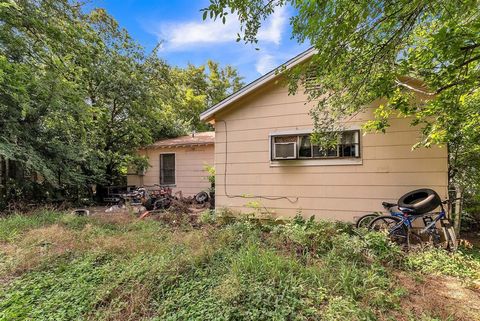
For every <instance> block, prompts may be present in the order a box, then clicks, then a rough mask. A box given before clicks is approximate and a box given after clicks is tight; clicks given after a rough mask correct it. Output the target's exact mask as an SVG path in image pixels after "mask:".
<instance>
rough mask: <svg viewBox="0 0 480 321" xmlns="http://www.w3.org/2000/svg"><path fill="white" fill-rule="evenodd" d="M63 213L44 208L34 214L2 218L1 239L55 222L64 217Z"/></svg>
mask: <svg viewBox="0 0 480 321" xmlns="http://www.w3.org/2000/svg"><path fill="white" fill-rule="evenodd" d="M63 215H64V214H63V213H60V212H56V211H51V210H43V211H41V212H36V213H35V214H32V215H20V214H14V215H11V216H8V218H0V241H9V240H12V239H14V238H15V237H16V236H17V235H19V234H21V233H22V232H24V231H25V230H27V229H32V228H36V227H40V226H45V225H49V224H53V223H55V222H56V221H58V220H59V219H60V218H61V217H63Z"/></svg>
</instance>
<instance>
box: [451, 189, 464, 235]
mask: <svg viewBox="0 0 480 321" xmlns="http://www.w3.org/2000/svg"><path fill="white" fill-rule="evenodd" d="M462 196H463V191H462V189H461V188H460V187H459V186H458V185H455V198H456V200H455V206H454V211H455V221H454V223H453V228H454V229H455V234H456V235H457V237H459V236H460V227H461V220H462Z"/></svg>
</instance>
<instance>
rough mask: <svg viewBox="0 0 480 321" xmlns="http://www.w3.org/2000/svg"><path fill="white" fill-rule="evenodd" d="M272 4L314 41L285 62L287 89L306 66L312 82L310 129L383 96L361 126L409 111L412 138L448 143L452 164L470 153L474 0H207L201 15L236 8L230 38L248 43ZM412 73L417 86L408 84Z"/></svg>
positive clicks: (475, 121)
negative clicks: (416, 132)
mask: <svg viewBox="0 0 480 321" xmlns="http://www.w3.org/2000/svg"><path fill="white" fill-rule="evenodd" d="M278 6H291V7H292V8H293V10H292V11H293V16H292V18H291V20H290V23H291V26H292V34H293V37H294V38H296V39H297V40H298V41H299V42H307V43H310V44H311V45H312V46H313V47H315V49H316V51H317V53H316V54H315V56H314V57H313V58H312V59H311V60H310V62H309V63H307V64H304V65H302V66H298V67H297V68H294V69H293V70H292V71H290V72H289V76H290V80H291V81H290V89H291V91H292V92H294V91H295V90H297V89H298V84H299V81H300V83H301V81H302V80H304V79H306V78H307V77H306V75H308V76H309V77H308V78H312V77H313V78H314V79H315V81H316V82H317V83H318V84H320V86H313V87H314V88H312V87H310V88H309V89H307V92H308V94H309V97H310V98H311V99H312V100H313V99H315V100H318V105H317V106H316V107H315V108H314V109H313V110H312V112H311V113H312V116H313V120H314V123H315V128H316V135H314V138H315V137H316V138H317V139H320V138H321V137H320V136H321V135H319V134H320V133H321V132H326V131H328V130H332V129H335V127H336V126H339V122H338V120H340V119H342V118H344V117H348V116H350V115H355V114H357V113H359V112H361V111H363V110H364V109H365V108H366V106H367V105H368V104H369V103H370V102H372V101H374V100H375V99H377V98H379V97H384V98H385V99H386V100H385V102H384V103H382V104H381V105H380V106H379V107H378V108H377V109H376V112H375V115H376V118H375V120H372V121H369V122H367V123H366V124H365V125H364V126H365V128H366V129H368V130H374V131H385V130H386V129H387V128H388V126H389V122H388V118H389V116H390V115H392V114H395V115H397V114H398V115H400V116H409V117H411V119H412V125H420V126H421V128H422V129H423V138H422V139H421V140H420V141H419V142H418V145H422V146H431V145H432V144H442V145H444V144H448V145H449V147H450V148H451V151H455V152H456V155H457V156H458V157H460V158H459V162H458V163H459V164H462V163H463V164H465V162H467V163H472V161H473V160H472V158H475V159H477V161H476V162H477V163H478V154H479V153H478V152H479V151H480V147H479V146H480V145H479V143H478V142H479V141H480V92H479V85H480V1H478V0H457V1H451V0H356V1H352V0H317V1H309V0H270V1H264V0H210V5H209V6H208V7H207V8H205V9H203V10H204V18H207V17H210V18H212V19H223V20H224V19H228V17H229V16H228V15H229V14H235V15H237V16H238V18H239V20H240V22H241V31H240V32H241V33H240V34H239V39H238V40H243V41H245V42H247V43H257V42H258V39H257V34H258V31H259V28H260V27H261V25H262V22H263V21H264V20H265V19H266V18H267V17H268V16H269V15H271V14H272V13H273V12H274V10H275V8H276V7H278ZM412 79H417V80H420V81H421V82H423V83H422V86H418V85H417V86H411V80H412ZM414 94H416V95H417V96H418V95H420V96H423V98H425V99H422V100H421V101H419V100H418V99H414ZM457 169H458V168H457ZM477 172H478V171H477ZM477 176H478V175H477Z"/></svg>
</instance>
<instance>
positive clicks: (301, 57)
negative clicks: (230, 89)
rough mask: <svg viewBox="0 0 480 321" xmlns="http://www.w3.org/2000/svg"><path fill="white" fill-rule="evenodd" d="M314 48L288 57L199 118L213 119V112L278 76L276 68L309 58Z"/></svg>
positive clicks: (207, 120)
mask: <svg viewBox="0 0 480 321" xmlns="http://www.w3.org/2000/svg"><path fill="white" fill-rule="evenodd" d="M315 52H316V50H315V48H313V47H312V48H310V49H308V50H306V51H304V52H302V53H301V54H299V55H297V56H296V57H294V58H292V59H290V60H289V61H287V62H285V63H284V64H282V65H280V66H278V67H277V68H275V69H273V70H272V71H270V72H268V73H266V74H265V75H263V76H261V77H260V78H258V79H256V80H254V81H253V82H251V83H249V84H248V85H246V86H245V87H243V88H242V89H240V90H239V91H237V92H235V93H233V94H232V95H230V96H228V97H227V98H225V99H224V100H222V101H221V102H219V103H218V104H216V105H214V106H212V107H210V108H209V109H207V110H206V111H204V112H203V113H201V114H200V120H202V121H204V122H209V121H211V120H212V119H214V116H215V113H217V112H219V111H220V110H222V109H224V108H225V107H227V106H229V105H230V104H232V103H234V102H236V101H238V100H239V99H240V98H242V97H244V96H245V95H247V94H249V93H251V92H252V91H254V90H256V89H257V88H259V87H261V86H263V85H264V84H265V83H267V82H269V81H271V80H273V79H274V78H276V77H278V76H279V74H278V73H277V70H279V69H281V68H286V69H290V68H292V67H294V66H296V65H298V64H299V63H302V62H304V61H305V60H307V59H309V58H310V57H312V56H313V55H314V54H315Z"/></svg>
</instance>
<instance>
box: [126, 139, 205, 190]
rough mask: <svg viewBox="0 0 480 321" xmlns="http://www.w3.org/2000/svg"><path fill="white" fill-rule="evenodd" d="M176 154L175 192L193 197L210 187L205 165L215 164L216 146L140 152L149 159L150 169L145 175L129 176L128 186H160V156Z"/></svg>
mask: <svg viewBox="0 0 480 321" xmlns="http://www.w3.org/2000/svg"><path fill="white" fill-rule="evenodd" d="M168 153H175V186H173V187H172V190H173V192H174V193H175V192H177V191H182V193H183V195H184V196H193V195H195V194H197V193H198V192H200V191H204V190H207V189H208V188H209V187H210V183H209V182H208V179H207V176H208V173H207V172H206V171H205V165H213V164H214V145H213V144H210V145H202V146H192V147H170V148H161V147H157V148H149V149H146V150H141V151H139V154H140V155H145V156H147V157H148V162H149V164H150V167H149V168H148V169H147V171H146V172H145V175H143V176H139V175H128V176H127V184H128V185H135V186H152V185H155V184H160V154H168Z"/></svg>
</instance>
